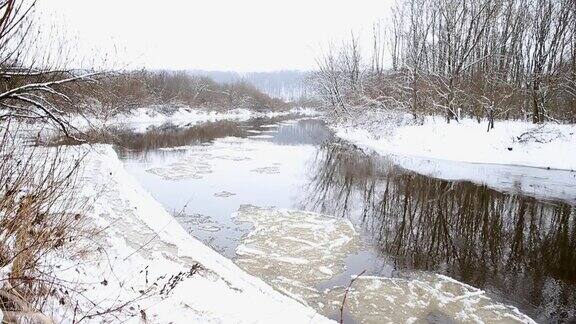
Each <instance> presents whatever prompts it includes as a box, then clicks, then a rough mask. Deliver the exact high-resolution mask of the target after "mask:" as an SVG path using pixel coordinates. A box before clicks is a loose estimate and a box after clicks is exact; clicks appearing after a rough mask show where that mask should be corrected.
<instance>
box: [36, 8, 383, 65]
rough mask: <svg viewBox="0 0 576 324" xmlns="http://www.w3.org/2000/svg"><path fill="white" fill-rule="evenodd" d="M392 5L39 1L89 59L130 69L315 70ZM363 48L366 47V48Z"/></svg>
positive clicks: (365, 32) (44, 16)
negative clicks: (328, 51) (331, 47)
mask: <svg viewBox="0 0 576 324" xmlns="http://www.w3.org/2000/svg"><path fill="white" fill-rule="evenodd" d="M391 2H392V1H391V0H355V1H336V0H282V1H273V0H243V1H240V0H201V1H200V0H163V1H157V0H156V1H151V0H120V1H119V0H98V1H96V0H92V1H89V0H83V1H79V0H39V4H38V6H39V8H38V11H39V12H40V13H41V17H42V19H44V20H46V21H55V22H57V23H56V25H59V26H60V27H59V28H65V30H66V35H68V36H67V37H74V39H75V41H74V43H75V44H76V45H75V46H77V49H78V50H79V51H81V52H83V53H88V55H95V54H94V53H98V54H97V55H107V56H108V57H109V58H110V59H109V62H114V63H115V64H120V65H123V66H129V67H133V68H135V67H142V66H145V67H147V68H168V69H204V70H234V71H244V72H247V71H273V70H286V69H300V70H309V69H313V68H314V65H315V62H314V58H315V56H317V55H318V54H319V53H321V51H322V50H323V49H325V48H326V47H327V46H328V45H327V44H328V43H329V42H330V41H332V42H335V43H337V42H340V41H342V40H343V39H344V38H345V37H349V35H350V33H351V31H354V33H355V34H360V35H364V36H365V39H366V40H365V41H367V39H368V38H369V37H368V36H369V33H370V31H371V28H372V25H373V24H374V23H375V22H377V21H378V20H381V19H383V18H385V17H387V16H388V15H389V9H390V5H391ZM366 46H368V44H366Z"/></svg>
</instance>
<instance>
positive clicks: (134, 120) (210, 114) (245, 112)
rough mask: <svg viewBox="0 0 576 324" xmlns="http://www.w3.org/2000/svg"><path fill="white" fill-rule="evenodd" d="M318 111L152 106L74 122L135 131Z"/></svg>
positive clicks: (299, 114)
mask: <svg viewBox="0 0 576 324" xmlns="http://www.w3.org/2000/svg"><path fill="white" fill-rule="evenodd" d="M318 114H319V112H317V111H316V110H314V109H310V108H302V107H300V108H293V109H290V110H284V111H267V112H258V111H254V110H249V109H242V108H238V109H232V110H226V111H208V110H203V109H194V108H190V107H182V106H178V107H174V106H152V107H142V108H137V109H133V110H131V111H130V112H129V113H122V114H119V115H115V116H113V117H111V118H108V119H99V118H84V117H76V118H74V119H73V124H74V125H77V127H79V128H80V129H83V128H86V127H89V126H92V127H96V128H102V127H110V126H128V127H130V128H132V129H133V130H134V131H145V130H146V128H148V127H149V126H160V125H162V124H165V123H172V124H175V125H181V126H183V125H187V126H192V125H196V124H199V123H203V122H214V121H218V120H235V121H245V120H248V119H251V118H257V117H267V118H273V117H279V116H286V115H298V116H317V115H318Z"/></svg>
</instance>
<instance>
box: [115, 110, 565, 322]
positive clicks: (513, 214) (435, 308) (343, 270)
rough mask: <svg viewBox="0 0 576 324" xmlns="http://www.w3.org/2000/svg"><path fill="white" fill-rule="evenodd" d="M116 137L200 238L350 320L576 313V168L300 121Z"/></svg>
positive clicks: (545, 318) (141, 174)
mask: <svg viewBox="0 0 576 324" xmlns="http://www.w3.org/2000/svg"><path fill="white" fill-rule="evenodd" d="M118 138H119V140H118V145H117V151H118V153H119V155H120V157H121V159H122V160H123V161H124V163H125V166H126V169H127V170H128V171H129V172H130V173H131V174H132V175H134V176H135V177H136V178H137V179H138V180H139V182H140V183H141V185H142V186H143V187H144V188H145V189H146V190H148V191H149V192H150V193H151V194H152V195H153V196H154V198H155V199H157V200H158V201H159V202H160V203H162V204H163V205H164V207H165V208H166V209H168V210H169V211H171V212H173V214H174V215H175V217H176V218H177V220H178V221H179V222H180V223H181V224H182V226H183V227H184V228H186V229H187V230H188V231H189V232H190V233H191V234H192V235H193V236H195V237H196V238H198V239H200V240H202V241H203V242H204V243H206V244H207V245H209V246H211V247H212V248H214V249H215V250H217V251H219V252H220V253H222V254H223V255H225V256H226V257H228V258H231V259H233V260H234V261H235V262H236V263H237V264H238V265H239V266H240V267H241V268H243V269H244V270H246V271H247V272H249V273H251V274H253V275H255V276H258V277H260V278H262V279H263V280H264V281H266V282H268V283H269V284H270V285H272V286H273V287H274V288H276V289H277V290H279V291H281V292H283V293H285V294H287V295H290V296H292V297H294V298H296V299H298V300H300V301H301V302H303V303H305V304H308V305H310V306H311V307H314V308H316V309H317V310H318V311H319V312H321V313H323V314H325V315H326V316H329V317H331V318H333V319H335V320H337V321H339V320H340V318H343V319H344V322H346V323H353V322H357V323H381V322H410V323H459V322H478V321H484V322H500V323H508V322H529V321H530V319H529V318H528V317H526V315H528V316H530V317H531V318H532V319H533V320H535V321H536V322H555V321H556V322H569V321H571V320H576V173H574V172H569V171H560V170H545V169H538V168H526V167H518V166H499V165H483V164H470V163H459V162H449V161H439V160H429V159H421V158H414V157H400V156H389V157H383V156H379V155H376V154H370V153H365V152H363V151H362V150H360V149H358V148H356V147H355V146H354V145H352V144H350V143H347V142H344V141H342V140H339V139H337V138H335V137H334V135H333V133H332V132H331V131H330V130H329V128H328V127H326V125H324V123H323V122H322V121H320V120H317V119H306V118H295V117H279V118H272V119H269V118H259V119H253V120H249V121H245V122H234V121H220V122H211V123H205V124H201V125H195V126H184V127H183V126H174V125H163V126H161V127H156V128H150V129H149V130H148V131H146V132H145V133H130V132H123V133H121V134H118ZM360 274H362V275H361V276H359V277H358V275H360ZM354 278H357V279H354ZM344 299H346V301H345V302H343V300H344ZM524 314H526V315H524Z"/></svg>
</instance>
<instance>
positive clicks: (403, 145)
mask: <svg viewBox="0 0 576 324" xmlns="http://www.w3.org/2000/svg"><path fill="white" fill-rule="evenodd" d="M382 123H383V124H385V123H386V122H385V121H382ZM334 129H335V131H336V134H337V136H339V137H341V138H343V139H345V140H348V141H351V142H353V143H355V144H356V145H359V146H361V147H363V148H367V149H372V150H374V151H376V152H378V153H380V154H392V155H404V156H417V157H426V158H433V159H442V160H452V161H461V162H472V163H493V164H507V165H523V166H532V167H542V168H551V169H565V170H576V125H556V124H546V125H543V126H542V125H534V124H531V123H527V122H521V121H499V122H496V125H495V128H494V129H492V130H490V132H487V131H486V130H487V127H486V123H485V122H483V123H478V122H476V121H475V120H471V119H465V120H462V121H461V122H460V123H457V122H452V123H450V124H447V123H446V122H445V120H444V119H442V118H432V117H430V118H427V119H426V120H425V122H424V124H423V125H404V126H398V127H396V128H395V129H392V130H390V131H385V130H382V129H381V130H376V131H374V130H370V129H366V128H362V127H361V126H347V125H344V126H342V125H339V126H334Z"/></svg>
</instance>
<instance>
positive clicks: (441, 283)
mask: <svg viewBox="0 0 576 324" xmlns="http://www.w3.org/2000/svg"><path fill="white" fill-rule="evenodd" d="M236 218H237V219H238V220H239V221H244V222H249V223H251V224H252V225H253V227H254V228H253V230H252V231H251V232H250V233H249V234H248V235H246V236H245V237H244V238H243V240H242V244H241V245H240V246H239V247H238V248H237V250H236V253H237V255H238V257H237V258H236V260H235V261H236V262H237V264H238V265H239V266H240V267H242V268H243V269H245V270H246V271H247V272H249V273H251V274H253V275H256V276H258V277H260V278H262V279H264V280H265V281H266V282H268V283H269V284H271V285H272V286H273V287H275V288H276V289H278V290H279V291H282V292H284V293H285V294H287V295H289V296H292V297H293V298H295V299H297V300H300V301H302V302H304V303H306V304H308V305H310V306H312V307H315V308H316V309H317V310H318V311H319V312H321V313H323V314H325V315H327V316H330V317H332V318H334V319H337V320H339V319H340V306H341V305H342V299H343V297H344V294H345V292H346V289H347V287H348V284H345V285H342V284H340V285H338V286H334V285H333V286H331V287H329V288H328V289H322V290H321V289H317V288H316V287H319V284H321V283H326V282H327V281H328V280H329V279H331V278H333V277H335V276H337V275H338V274H341V273H342V272H343V270H344V267H345V264H344V261H343V260H344V259H345V258H346V256H347V255H350V254H352V253H357V252H358V251H359V250H360V249H361V247H362V246H361V245H360V243H359V236H358V234H357V233H356V231H355V230H354V228H353V226H352V224H351V223H350V222H349V221H348V220H346V219H343V218H332V217H329V216H325V215H321V214H316V213H310V212H302V211H289V210H279V209H275V208H259V207H255V206H247V205H245V206H242V207H241V208H240V209H239V211H238V213H237V214H236ZM351 279H352V278H350V280H351ZM345 310H346V316H348V317H351V318H353V319H354V320H356V321H358V322H360V323H386V322H391V323H406V322H409V323H428V322H430V321H435V319H438V318H441V319H443V320H442V321H444V322H451V321H454V322H464V323H472V322H475V323H478V322H490V323H511V322H512V323H514V322H520V323H533V321H532V320H531V319H530V318H529V317H527V316H526V315H524V314H522V313H520V312H519V311H518V310H517V309H516V308H514V307H511V306H507V305H504V304H502V303H499V302H496V301H494V300H493V299H491V298H490V297H488V296H486V295H485V294H484V292H483V291H482V290H480V289H477V288H474V287H472V286H469V285H466V284H464V283H461V282H458V281H456V280H454V279H452V278H450V277H447V276H443V275H439V274H434V273H428V272H411V273H403V276H402V277H394V278H387V277H380V276H361V277H358V279H357V280H355V281H354V284H353V285H352V287H351V288H350V290H349V292H348V295H347V301H346V304H345Z"/></svg>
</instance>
